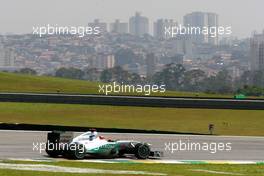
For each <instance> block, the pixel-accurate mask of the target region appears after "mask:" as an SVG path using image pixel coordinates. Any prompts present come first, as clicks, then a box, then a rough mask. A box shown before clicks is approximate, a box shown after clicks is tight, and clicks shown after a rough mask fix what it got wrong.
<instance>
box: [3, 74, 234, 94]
mask: <svg viewBox="0 0 264 176" xmlns="http://www.w3.org/2000/svg"><path fill="white" fill-rule="evenodd" d="M98 85H99V83H98V82H89V81H81V80H72V79H63V78H55V77H47V76H30V75H24V74H15V73H5V72H0V92H33V93H57V91H58V90H59V91H60V93H78V94H99V88H98ZM123 95H124V93H123ZM130 95H143V94H136V93H131V94H130ZM151 95H153V96H196V97H231V96H230V95H217V94H206V93H195V92H176V91H166V93H153V94H151Z"/></svg>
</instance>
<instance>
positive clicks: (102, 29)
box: [88, 19, 107, 33]
mask: <svg viewBox="0 0 264 176" xmlns="http://www.w3.org/2000/svg"><path fill="white" fill-rule="evenodd" d="M88 26H89V27H92V28H95V27H99V31H100V33H105V32H107V23H104V22H100V20H99V19H95V20H94V21H93V22H91V23H88Z"/></svg>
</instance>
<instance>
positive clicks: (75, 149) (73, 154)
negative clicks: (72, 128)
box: [68, 143, 86, 160]
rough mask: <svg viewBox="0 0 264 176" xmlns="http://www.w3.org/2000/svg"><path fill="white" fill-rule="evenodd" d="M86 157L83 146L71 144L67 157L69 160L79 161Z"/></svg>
mask: <svg viewBox="0 0 264 176" xmlns="http://www.w3.org/2000/svg"><path fill="white" fill-rule="evenodd" d="M85 156H86V150H85V146H84V145H83V144H77V143H76V144H71V145H70V150H69V153H68V157H69V158H70V159H77V160H81V159H84V157H85Z"/></svg>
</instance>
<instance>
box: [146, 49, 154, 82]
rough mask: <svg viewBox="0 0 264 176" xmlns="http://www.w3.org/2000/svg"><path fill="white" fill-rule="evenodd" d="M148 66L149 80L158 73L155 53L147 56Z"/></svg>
mask: <svg viewBox="0 0 264 176" xmlns="http://www.w3.org/2000/svg"><path fill="white" fill-rule="evenodd" d="M146 66H147V78H151V77H152V76H153V75H154V74H155V71H156V57H155V55H154V53H149V54H147V57H146Z"/></svg>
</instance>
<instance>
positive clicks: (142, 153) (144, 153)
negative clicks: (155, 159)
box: [135, 143, 150, 159]
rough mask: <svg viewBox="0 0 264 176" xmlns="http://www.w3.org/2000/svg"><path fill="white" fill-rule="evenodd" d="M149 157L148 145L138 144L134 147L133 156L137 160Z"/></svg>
mask: <svg viewBox="0 0 264 176" xmlns="http://www.w3.org/2000/svg"><path fill="white" fill-rule="evenodd" d="M149 155H150V147H149V145H148V144H142V143H138V144H136V146H135V156H136V157H137V158H138V159H147V158H148V157H149Z"/></svg>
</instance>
